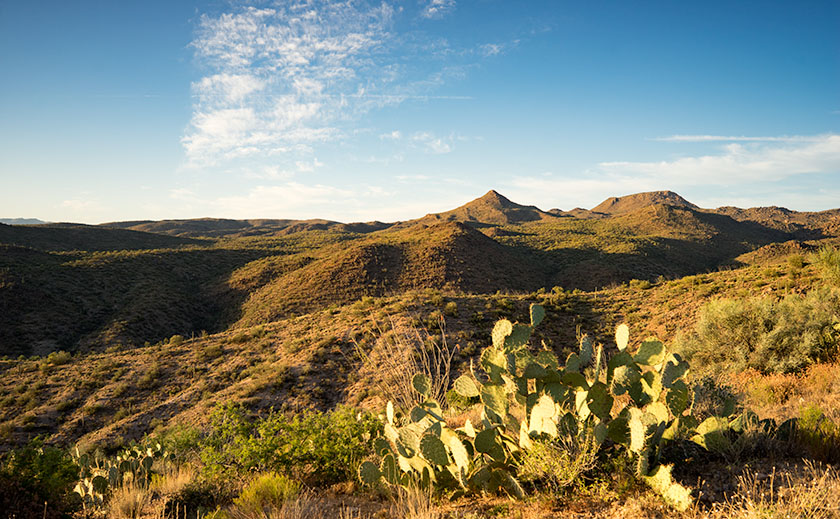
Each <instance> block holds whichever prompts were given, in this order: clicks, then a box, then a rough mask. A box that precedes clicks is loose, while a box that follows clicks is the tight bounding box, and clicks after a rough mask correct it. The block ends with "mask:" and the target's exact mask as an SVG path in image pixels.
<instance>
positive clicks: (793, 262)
mask: <svg viewBox="0 0 840 519" xmlns="http://www.w3.org/2000/svg"><path fill="white" fill-rule="evenodd" d="M787 262H788V265H790V266H791V268H794V269H797V270H799V269H801V268H802V267H804V266H805V258H803V257H802V255H801V254H791V255H790V256H788V258H787Z"/></svg>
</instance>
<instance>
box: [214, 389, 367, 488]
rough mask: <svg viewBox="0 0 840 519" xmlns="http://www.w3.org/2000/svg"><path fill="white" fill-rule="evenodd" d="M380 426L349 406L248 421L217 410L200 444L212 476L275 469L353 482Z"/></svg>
mask: <svg viewBox="0 0 840 519" xmlns="http://www.w3.org/2000/svg"><path fill="white" fill-rule="evenodd" d="M381 427H382V425H381V423H380V422H379V421H378V420H377V419H376V418H375V417H374V416H372V415H371V414H369V413H364V412H361V413H360V412H357V411H356V410H354V409H351V408H349V407H339V408H337V409H336V410H334V411H330V412H326V413H321V412H317V411H306V412H303V413H300V414H298V415H296V416H294V417H291V418H290V417H287V416H285V415H283V414H282V413H279V412H272V413H270V414H269V415H268V416H266V417H265V418H259V419H250V418H249V417H248V416H247V415H246V412H245V409H244V408H242V407H241V406H237V405H235V404H232V403H227V404H224V405H220V406H218V407H217V408H216V409H215V410H214V412H213V414H212V416H211V428H210V431H209V433H208V434H207V435H206V436H205V437H204V438H203V439H202V440H201V441H200V447H201V459H202V461H203V462H204V465H205V470H206V471H207V472H208V474H210V475H212V476H214V477H236V476H241V475H243V474H245V473H248V472H253V471H258V472H269V471H277V472H280V473H286V474H290V475H292V476H293V477H295V478H297V479H301V480H304V481H307V482H309V483H313V484H322V483H332V482H338V481H344V480H348V479H352V478H353V476H354V474H355V470H356V466H357V465H358V463H359V461H361V459H362V458H364V457H365V456H366V455H367V454H368V453H369V451H370V449H371V447H372V438H373V436H374V435H375V433H376V432H377V431H379V430H380V429H381Z"/></svg>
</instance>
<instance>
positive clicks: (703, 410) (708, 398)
mask: <svg viewBox="0 0 840 519" xmlns="http://www.w3.org/2000/svg"><path fill="white" fill-rule="evenodd" d="M693 389H694V403H693V405H692V413H693V414H694V416H695V417H696V418H697V419H698V420H699V421H703V420H705V419H706V418H709V417H710V416H729V415H731V414H733V413H734V412H735V411H736V410H737V409H738V407H739V405H738V404H739V403H738V395H737V393H736V392H735V388H733V387H732V386H730V385H728V384H725V383H723V382H721V381H719V380H717V379H715V378H714V377H710V376H705V377H700V378H698V379H697V380H696V381H695V382H694V387H693Z"/></svg>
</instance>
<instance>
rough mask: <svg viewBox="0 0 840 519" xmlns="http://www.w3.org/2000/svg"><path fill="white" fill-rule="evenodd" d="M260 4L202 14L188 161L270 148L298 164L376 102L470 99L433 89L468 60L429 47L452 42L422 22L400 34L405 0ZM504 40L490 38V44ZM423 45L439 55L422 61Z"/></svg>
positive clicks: (439, 8)
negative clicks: (397, 2) (398, 1)
mask: <svg viewBox="0 0 840 519" xmlns="http://www.w3.org/2000/svg"><path fill="white" fill-rule="evenodd" d="M262 5H268V7H260V8H258V7H254V6H245V7H237V8H233V9H232V11H231V12H225V13H221V14H218V15H212V16H211V15H207V14H205V15H203V16H201V17H200V19H199V22H198V25H197V29H196V33H195V37H194V39H193V41H192V43H191V47H192V48H193V50H194V52H195V57H196V61H197V63H198V65H200V67H201V68H202V69H204V70H205V71H206V72H205V74H204V75H203V77H201V78H200V79H198V80H197V81H194V82H193V83H192V85H191V91H192V97H193V114H192V117H191V120H190V123H189V125H188V127H187V129H186V130H185V132H184V135H183V136H182V139H181V142H182V146H183V148H184V151H185V154H186V166H187V167H188V168H204V167H215V166H220V165H224V164H225V163H227V162H230V161H235V160H240V161H242V160H246V161H247V160H250V161H253V162H259V161H260V160H262V159H265V158H266V157H273V160H275V161H276V160H278V159H283V160H287V161H288V166H289V169H291V165H292V164H294V163H295V162H297V161H300V160H304V159H306V160H311V158H310V156H311V155H312V154H313V153H314V152H315V150H316V148H317V147H318V146H321V145H324V144H325V143H331V142H336V141H340V140H343V139H347V138H348V137H349V136H350V135H351V134H352V133H353V132H352V130H351V128H352V123H353V122H355V121H357V120H358V119H359V118H360V117H361V116H363V115H364V114H366V113H368V112H369V111H371V110H374V109H378V108H383V107H387V106H395V105H399V104H401V103H404V102H406V101H420V102H424V101H430V100H456V101H458V100H469V99H472V98H471V97H470V96H457V95H454V96H453V95H449V96H436V95H432V93H431V92H432V91H433V90H434V89H436V88H438V87H440V86H441V85H442V84H443V83H444V82H446V81H449V80H451V79H458V78H459V77H462V76H463V74H464V70H465V68H464V66H462V65H459V64H454V65H453V64H452V63H451V62H450V61H448V60H447V59H446V58H445V57H443V56H438V55H437V54H435V52H431V53H430V51H429V48H438V47H440V46H441V45H442V46H443V47H446V48H448V47H447V45H448V44H447V43H446V42H437V41H433V40H429V37H428V36H424V35H423V33H420V32H418V33H416V34H412V35H410V36H407V35H405V34H396V32H395V30H394V25H395V18H396V17H397V16H398V15H401V14H402V15H404V13H403V11H404V10H403V8H402V7H400V8H399V9H395V8H394V7H392V6H391V5H390V4H388V3H386V2H373V1H365V0H362V1H353V0H348V1H338V2H336V1H329V0H310V1H307V2H276V3H269V4H262ZM454 8H455V2H454V1H453V0H431V1H427V2H421V3H420V4H418V9H419V10H420V15H421V16H422V17H426V18H438V17H440V16H443V15H445V14H446V13H448V12H451V11H452V10H453V9H454ZM415 12H416V11H415ZM500 49H501V47H499V46H493V47H488V49H487V51H486V52H485V54H487V53H489V54H493V53H494V52H496V53H497V52H499V50H500ZM418 55H423V56H426V57H428V56H434V57H433V58H431V59H430V60H429V59H427V60H420V61H417V60H415V59H414V58H415V57H417V56H418ZM450 58H451V56H450ZM463 58H464V57H463V56H461V58H459V59H463ZM421 62H422V63H424V65H423V67H421V69H417V65H416V63H421ZM439 144H440V145H437V146H436V150H437V151H436V152H438V153H440V152H444V151H443V149H444V147H445V143H443V142H441V143H439ZM431 146H432V147H435V143H431ZM255 167H259V166H258V165H256V166H255Z"/></svg>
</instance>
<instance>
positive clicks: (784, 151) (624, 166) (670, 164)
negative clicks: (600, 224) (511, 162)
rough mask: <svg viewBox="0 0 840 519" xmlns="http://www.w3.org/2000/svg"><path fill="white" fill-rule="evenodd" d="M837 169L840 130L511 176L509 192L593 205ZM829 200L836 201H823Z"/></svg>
mask: <svg viewBox="0 0 840 519" xmlns="http://www.w3.org/2000/svg"><path fill="white" fill-rule="evenodd" d="M709 140H711V139H709ZM838 174H840V135H836V134H826V135H817V136H794V137H778V138H774V137H771V138H762V139H761V140H757V139H755V140H749V141H748V142H746V143H739V142H736V143H729V144H726V145H724V146H722V147H721V149H720V151H719V152H718V153H716V154H706V155H697V156H686V157H681V158H677V159H673V160H663V161H651V162H631V161H612V162H602V163H600V164H598V166H597V167H595V168H593V169H592V170H590V171H586V172H585V173H583V174H581V175H577V176H575V177H566V176H559V175H547V176H546V175H544V176H520V177H516V178H514V179H513V180H512V181H511V183H510V186H511V190H510V192H511V195H512V196H519V197H521V198H522V199H523V200H531V203H537V205H540V204H543V205H540V207H562V208H565V209H570V208H573V207H577V206H583V207H593V206H594V205H595V204H597V203H598V202H600V201H602V200H603V199H604V198H606V197H607V196H616V195H620V194H630V193H638V192H642V191H652V190H660V189H673V190H689V191H692V190H697V191H705V190H707V189H709V188H712V189H715V190H717V191H718V192H721V191H725V189H726V188H733V187H744V186H750V192H753V191H754V189H753V188H754V187H755V186H761V185H767V183H773V182H784V181H790V180H791V179H793V178H794V177H797V176H801V175H838ZM582 177H587V178H582ZM835 191H836V190H835ZM791 196H792V195H791ZM823 198H825V196H824V197H823ZM708 201H709V202H712V201H711V200H708ZM697 202H701V203H702V202H703V200H697ZM811 202H813V200H812V201H811ZM773 203H780V200H775V202H773ZM806 205H810V204H806ZM829 205H836V204H834V203H833V202H832V203H827V204H826V206H829Z"/></svg>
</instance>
